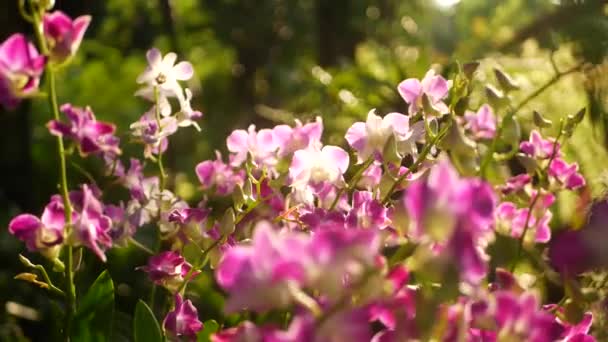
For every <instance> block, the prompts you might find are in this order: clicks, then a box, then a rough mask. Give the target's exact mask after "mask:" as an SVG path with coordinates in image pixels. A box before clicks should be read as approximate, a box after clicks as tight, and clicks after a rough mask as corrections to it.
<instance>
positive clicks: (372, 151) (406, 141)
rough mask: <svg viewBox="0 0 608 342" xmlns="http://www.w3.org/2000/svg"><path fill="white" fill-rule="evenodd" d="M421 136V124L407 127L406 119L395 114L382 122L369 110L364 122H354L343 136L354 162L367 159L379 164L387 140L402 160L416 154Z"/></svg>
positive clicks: (407, 118)
mask: <svg viewBox="0 0 608 342" xmlns="http://www.w3.org/2000/svg"><path fill="white" fill-rule="evenodd" d="M423 135H424V123H422V122H418V123H416V124H414V125H412V126H410V118H409V117H408V116H406V115H403V114H399V113H390V114H387V115H386V116H385V117H384V118H381V117H380V116H378V115H376V114H375V110H373V109H372V110H371V111H370V112H369V113H368V114H367V121H366V122H355V123H354V124H353V125H352V126H351V127H350V128H349V129H348V131H347V132H346V141H348V144H349V145H350V146H351V147H352V148H353V149H355V150H356V151H357V158H358V159H357V162H358V163H363V162H364V161H366V160H367V159H369V158H370V157H374V158H375V159H376V160H378V161H382V153H383V151H384V148H385V146H386V144H387V142H388V141H389V139H390V138H391V137H393V138H394V140H395V144H396V150H397V152H398V153H399V154H400V155H401V156H402V157H405V156H407V155H409V154H416V144H415V143H416V141H417V140H419V139H420V138H421V137H422V136H423Z"/></svg>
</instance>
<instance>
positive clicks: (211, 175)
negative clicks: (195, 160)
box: [195, 152, 245, 196]
mask: <svg viewBox="0 0 608 342" xmlns="http://www.w3.org/2000/svg"><path fill="white" fill-rule="evenodd" d="M195 171H196V176H197V177H198V180H199V182H200V183H201V186H202V189H203V190H209V189H212V188H213V189H215V192H216V193H217V194H218V195H221V196H225V195H229V194H231V193H232V191H233V190H234V188H235V187H236V186H237V185H241V186H242V185H243V184H244V182H245V172H244V171H243V170H235V169H233V168H232V167H231V166H230V165H228V164H226V163H224V162H223V161H222V156H221V154H220V153H219V152H216V160H205V161H203V162H201V163H199V164H198V165H196V169H195Z"/></svg>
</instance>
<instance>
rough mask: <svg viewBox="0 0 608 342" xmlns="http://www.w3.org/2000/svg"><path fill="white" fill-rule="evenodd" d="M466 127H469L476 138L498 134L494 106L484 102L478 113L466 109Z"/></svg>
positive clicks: (485, 137)
mask: <svg viewBox="0 0 608 342" xmlns="http://www.w3.org/2000/svg"><path fill="white" fill-rule="evenodd" d="M464 119H465V120H466V124H465V128H467V129H469V130H470V131H471V132H472V133H473V136H474V137H475V138H476V139H492V138H494V136H495V135H496V116H495V115H494V111H493V110H492V107H490V106H489V105H487V104H484V105H483V106H481V107H480V108H479V110H478V111H477V113H474V112H472V111H466V112H465V114H464Z"/></svg>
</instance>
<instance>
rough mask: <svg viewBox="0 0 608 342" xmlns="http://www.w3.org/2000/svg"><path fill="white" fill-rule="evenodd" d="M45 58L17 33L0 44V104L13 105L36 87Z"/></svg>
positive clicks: (7, 106) (31, 92)
mask: <svg viewBox="0 0 608 342" xmlns="http://www.w3.org/2000/svg"><path fill="white" fill-rule="evenodd" d="M45 64H46V58H45V57H44V56H42V55H40V54H39V53H38V50H36V47H35V46H34V44H32V43H30V42H28V41H27V39H26V38H25V36H24V35H22V34H21V33H15V34H13V35H12V36H10V37H8V39H7V40H5V41H4V42H3V43H2V44H0V104H1V105H3V106H4V107H5V108H7V109H14V108H15V107H16V106H17V105H18V104H19V102H20V101H21V99H23V98H25V97H29V96H32V95H34V94H35V93H36V92H37V91H38V85H39V84H40V76H41V75H42V72H43V71H44V67H45Z"/></svg>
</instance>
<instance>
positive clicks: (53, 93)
mask: <svg viewBox="0 0 608 342" xmlns="http://www.w3.org/2000/svg"><path fill="white" fill-rule="evenodd" d="M47 76H48V82H49V105H50V106H51V109H52V111H53V117H54V118H55V120H59V107H58V105H57V89H56V85H55V83H56V82H55V72H54V70H53V68H52V67H50V66H49V67H47ZM57 154H58V155H59V168H60V175H61V197H62V199H63V208H64V214H65V222H66V224H65V235H66V236H68V238H69V236H70V234H71V232H72V204H71V203H70V196H69V191H68V176H67V170H66V157H65V148H64V146H63V138H62V137H57ZM65 248H66V253H65V259H66V261H65V270H64V273H65V281H66V291H65V293H66V312H67V317H66V320H65V327H64V329H65V330H64V332H63V333H64V337H65V340H66V341H69V340H70V328H71V324H72V318H73V316H74V312H75V311H76V288H75V286H74V271H73V267H74V265H73V264H74V257H73V250H72V246H71V245H70V244H69V243H68V244H66V246H65Z"/></svg>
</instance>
